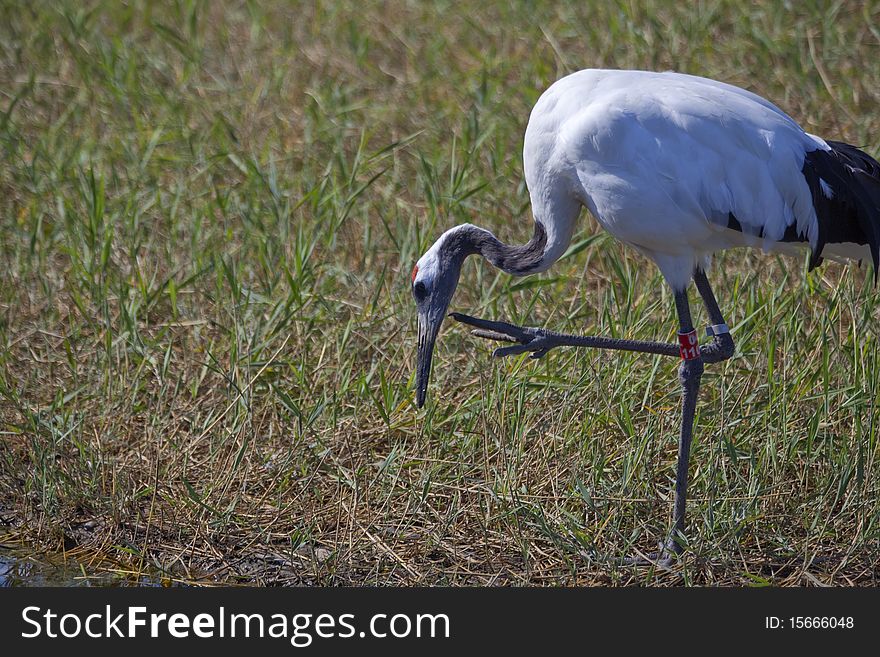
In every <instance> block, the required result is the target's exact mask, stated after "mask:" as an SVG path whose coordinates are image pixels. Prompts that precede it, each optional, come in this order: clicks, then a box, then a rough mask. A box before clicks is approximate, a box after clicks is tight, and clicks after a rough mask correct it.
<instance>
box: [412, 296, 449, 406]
mask: <svg viewBox="0 0 880 657" xmlns="http://www.w3.org/2000/svg"><path fill="white" fill-rule="evenodd" d="M442 323H443V313H442V312H441V313H431V314H426V313H419V352H418V356H417V365H416V367H417V369H416V404H417V405H418V407H419V408H421V407H422V406H424V405H425V398H426V397H427V396H428V380H429V379H430V378H431V360H432V358H433V355H434V342H435V341H436V340H437V333H438V332H439V331H440V324H442Z"/></svg>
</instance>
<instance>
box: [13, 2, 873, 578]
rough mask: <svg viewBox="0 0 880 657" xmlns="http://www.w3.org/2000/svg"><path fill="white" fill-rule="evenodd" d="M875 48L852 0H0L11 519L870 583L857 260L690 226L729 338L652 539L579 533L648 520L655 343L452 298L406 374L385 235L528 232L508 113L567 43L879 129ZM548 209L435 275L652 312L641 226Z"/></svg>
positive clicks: (626, 529) (307, 547)
mask: <svg viewBox="0 0 880 657" xmlns="http://www.w3.org/2000/svg"><path fill="white" fill-rule="evenodd" d="M878 49H880V5H876V4H874V3H856V2H852V3H847V2H843V3H835V4H833V5H831V4H828V5H826V3H820V2H815V3H814V2H808V3H788V6H786V5H785V4H783V3H771V2H767V3H742V2H736V1H733V0H729V1H728V0H720V1H718V2H708V1H707V2H700V3H694V4H691V3H679V5H678V6H674V4H673V3H665V2H656V3H655V2H646V3H631V2H619V3H614V2H608V3H606V2H576V3H540V6H537V7H536V6H534V5H533V3H526V2H482V3H478V4H476V3H475V4H473V5H469V6H465V7H462V6H461V5H460V4H459V3H445V2H438V3H414V2H389V3H383V4H379V3H375V4H374V3H368V4H364V3H360V2H338V3H336V2H334V3H330V2H326V3H291V4H287V3H280V2H272V3H263V2H247V3H238V2H225V3H219V2H218V3H214V2H206V1H201V2H195V1H184V0H179V1H178V2H168V3H161V4H160V3H151V2H138V1H136V0H133V1H132V2H128V3H117V2H110V1H107V2H94V1H93V2H85V3H82V2H35V3H27V4H26V3H21V2H14V1H9V0H7V1H5V2H0V268H2V274H0V431H2V435H0V438H2V440H0V518H2V519H4V521H5V522H6V523H7V525H8V535H9V536H11V537H12V538H14V539H15V540H20V541H25V542H27V543H29V544H30V545H31V546H33V548H34V549H45V550H52V549H56V550H57V549H74V548H75V549H76V550H77V554H78V555H80V556H79V557H78V558H79V559H80V560H82V559H83V558H84V557H83V556H82V555H92V556H91V557H90V558H91V559H92V561H93V562H94V563H93V564H89V565H94V564H98V566H100V564H105V565H104V566H103V567H105V568H106V569H109V570H112V569H115V570H117V571H123V572H129V573H132V572H134V573H137V572H154V573H155V572H159V573H161V574H162V575H163V576H167V577H171V578H174V579H184V580H190V581H191V580H199V581H210V580H219V581H244V582H257V583H306V584H328V585H336V584H423V585H427V584H453V585H464V584H467V585H487V584H491V585H499V584H530V585H560V584H561V585H571V584H627V583H641V584H652V585H654V584H664V585H665V584H682V583H684V584H735V585H764V584H780V585H781V584H806V585H811V584H816V583H829V584H835V585H850V584H859V585H874V584H876V583H877V578H878V573H880V557H878V555H880V503H878V475H880V463H878V454H880V446H878V428H877V422H878V414H877V412H876V410H875V408H876V405H877V401H878V394H880V385H878V384H880V355H878V330H877V326H878V324H877V319H878V314H880V304H878V293H877V291H876V290H875V289H874V288H873V287H872V276H871V273H870V270H869V271H868V272H866V271H864V270H858V269H855V268H854V267H849V268H847V267H842V266H838V265H833V264H831V265H826V266H825V267H824V268H822V269H820V270H818V271H815V272H812V273H806V267H805V264H806V260H793V259H783V258H778V257H772V256H765V255H763V254H761V253H758V252H732V253H727V254H723V255H720V256H718V257H717V258H716V265H715V267H714V268H713V271H712V272H711V274H710V277H711V279H712V281H713V284H714V286H715V289H716V293H717V296H718V297H719V301H720V303H721V306H722V309H723V310H724V312H725V314H726V316H727V318H728V322H729V323H730V324H731V325H732V326H733V327H734V338H735V340H736V341H737V353H736V356H735V357H734V358H733V359H732V360H730V361H728V362H727V363H724V364H723V365H718V366H710V367H708V368H707V374H706V376H705V377H704V384H705V385H704V389H703V392H702V393H701V399H700V406H699V411H698V417H697V428H696V442H695V445H694V449H693V453H692V461H691V463H692V465H691V496H692V497H691V501H690V505H689V517H690V522H689V531H688V539H689V541H690V545H689V556H688V558H687V559H685V560H684V561H683V562H682V563H681V564H680V565H678V566H676V568H675V571H674V572H673V573H657V572H652V571H649V570H644V569H643V570H639V569H635V570H634V569H628V568H622V567H618V566H613V565H609V564H608V563H605V562H604V561H603V560H602V559H601V557H602V556H604V555H610V556H619V555H624V554H627V553H631V552H632V550H633V549H635V548H638V549H652V548H653V547H654V546H656V544H657V542H658V541H659V540H661V539H662V538H663V536H664V535H665V533H666V531H667V528H668V525H669V516H670V508H671V489H672V477H673V470H674V462H675V455H676V433H677V425H678V411H677V409H678V400H679V392H678V385H677V379H676V374H675V368H676V367H677V363H674V362H671V361H670V360H668V359H661V358H660V357H646V356H631V355H618V354H606V353H597V352H588V351H581V352H576V351H562V350H560V351H558V352H556V353H552V354H551V355H550V356H548V357H547V358H545V359H543V360H542V361H539V362H532V361H529V360H528V359H527V358H524V357H522V358H517V359H513V360H506V361H497V360H494V359H491V358H490V350H489V346H488V345H487V344H485V343H483V342H480V341H479V340H477V339H475V338H472V337H470V336H469V335H468V333H467V332H466V331H465V330H463V328H462V327H459V326H452V325H447V326H446V327H445V329H444V330H443V332H442V333H441V336H440V340H439V343H438V349H437V355H436V358H435V373H434V377H433V381H432V386H431V389H430V392H429V394H430V397H429V404H428V406H427V407H426V409H425V410H424V411H418V410H417V409H416V408H415V407H414V403H413V390H412V373H413V366H414V354H415V312H414V304H413V302H412V299H411V296H410V291H409V273H410V270H411V268H412V265H413V263H414V262H415V260H416V259H417V258H418V257H419V255H420V254H421V253H422V252H423V251H424V250H425V249H426V248H427V247H428V246H429V245H430V243H431V242H432V241H433V240H434V239H435V238H436V236H437V235H439V234H440V233H441V232H442V231H443V230H445V229H446V228H449V227H451V226H452V225H454V224H457V223H461V222H464V221H472V222H474V223H477V224H480V225H483V226H485V227H487V228H490V229H492V230H493V231H495V232H496V234H498V235H499V236H500V237H501V238H502V239H504V240H506V241H525V240H526V239H527V238H528V237H529V236H530V235H531V231H532V221H531V213H530V210H529V206H528V196H527V193H526V189H525V185H524V182H523V177H522V173H521V171H522V161H521V146H522V134H523V131H524V129H525V125H526V121H527V118H528V115H529V111H530V108H531V106H532V104H533V103H534V101H535V100H536V99H537V97H538V96H539V94H540V93H541V91H542V90H543V89H545V88H546V87H547V86H548V85H549V84H550V83H551V82H552V81H553V80H555V79H556V78H558V77H560V76H562V75H563V74H565V73H567V72H570V71H573V70H576V69H579V68H585V67H588V66H610V67H618V68H630V67H638V68H649V69H658V70H663V69H669V68H674V69H678V70H682V71H687V72H690V73H695V74H701V75H707V76H711V77H716V78H719V79H723V80H726V81H729V82H732V83H736V84H740V85H743V86H746V87H748V88H749V89H752V90H754V91H756V92H757V93H760V94H762V95H765V96H767V97H768V98H770V99H772V100H774V101H775V102H777V103H778V104H780V105H781V106H782V107H783V108H784V109H785V110H786V111H788V112H789V113H790V114H791V115H792V116H794V117H795V118H796V119H798V120H799V121H800V122H801V123H802V124H803V125H804V127H805V128H806V129H807V130H809V131H811V132H815V133H818V134H820V135H822V136H825V137H828V138H841V139H844V140H847V141H849V142H851V143H855V144H858V145H861V146H863V147H864V148H865V149H866V150H867V151H868V152H870V153H873V154H875V155H876V154H877V153H878V151H880V113H878V111H877V107H878V101H880V92H878V90H880V69H878V67H876V66H875V65H874V62H876V60H877V56H878ZM573 244H574V245H575V248H573V249H572V252H571V254H570V255H569V256H568V257H566V258H564V259H563V260H561V261H560V262H559V263H558V264H557V265H555V266H554V267H553V268H552V269H551V270H550V271H549V272H547V273H546V274H543V275H541V276H536V277H531V278H527V279H514V278H511V277H509V276H507V275H504V274H499V273H498V272H496V271H495V270H494V269H493V268H492V267H491V266H489V265H488V264H486V263H483V262H478V261H477V260H476V259H472V260H471V261H469V262H468V263H467V264H466V266H465V270H464V273H463V277H462V283H461V286H460V288H459V291H458V293H457V296H456V298H455V299H454V301H453V309H454V310H460V311H464V312H469V313H471V314H475V315H478V316H483V317H488V318H493V317H495V318H505V319H509V320H511V321H517V322H525V323H528V324H536V325H545V326H548V327H552V328H554V329H559V330H566V331H569V332H584V333H596V334H607V335H614V336H631V337H635V338H646V339H647V338H650V339H671V338H672V336H673V332H674V329H675V322H674V320H673V318H674V313H673V303H672V298H671V295H670V294H669V292H668V290H667V288H666V286H665V284H664V283H663V281H662V280H661V278H660V276H659V274H658V273H656V271H655V268H654V267H653V266H652V265H650V264H649V263H647V262H646V261H645V260H643V259H642V258H641V257H640V256H638V255H636V254H635V253H634V252H633V251H631V250H629V249H628V248H626V247H624V246H622V245H620V244H618V243H616V242H615V241H614V240H613V239H610V238H609V237H608V236H606V235H605V234H603V233H601V232H599V229H598V228H597V226H596V224H595V222H594V221H593V220H592V219H591V218H590V217H589V216H588V215H587V214H586V213H585V214H584V217H583V218H582V222H581V224H580V230H579V232H578V234H577V235H576V236H575V239H574V242H573ZM580 247H583V248H580ZM693 305H694V307H696V303H694V304H693ZM702 319H703V318H701V319H700V321H702ZM10 540H11V539H10Z"/></svg>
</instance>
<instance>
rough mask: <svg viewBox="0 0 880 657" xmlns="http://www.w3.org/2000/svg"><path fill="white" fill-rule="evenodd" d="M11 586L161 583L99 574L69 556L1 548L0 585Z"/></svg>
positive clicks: (140, 584) (146, 584) (154, 584)
mask: <svg viewBox="0 0 880 657" xmlns="http://www.w3.org/2000/svg"><path fill="white" fill-rule="evenodd" d="M9 586H159V582H157V581H153V580H149V579H142V580H141V581H139V582H137V583H135V582H132V581H131V580H129V579H127V578H125V577H121V576H118V575H113V574H100V575H98V574H95V573H93V572H90V571H89V569H88V568H87V567H86V566H85V565H84V564H81V563H80V562H78V561H76V560H75V559H72V558H70V557H64V558H61V557H46V556H42V555H40V556H35V555H32V554H28V553H27V552H25V551H24V550H21V549H10V548H6V547H0V587H9Z"/></svg>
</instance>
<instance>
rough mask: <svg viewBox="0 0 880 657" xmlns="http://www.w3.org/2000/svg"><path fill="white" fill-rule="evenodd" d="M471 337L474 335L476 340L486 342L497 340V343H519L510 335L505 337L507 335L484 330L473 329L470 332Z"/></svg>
mask: <svg viewBox="0 0 880 657" xmlns="http://www.w3.org/2000/svg"><path fill="white" fill-rule="evenodd" d="M471 335H476V336H477V337H478V338H486V339H487V340H497V341H498V342H519V340H517V339H516V338H515V337H513V336H512V335H507V333H499V332H498V331H487V330H485V329H474V330H473V331H471Z"/></svg>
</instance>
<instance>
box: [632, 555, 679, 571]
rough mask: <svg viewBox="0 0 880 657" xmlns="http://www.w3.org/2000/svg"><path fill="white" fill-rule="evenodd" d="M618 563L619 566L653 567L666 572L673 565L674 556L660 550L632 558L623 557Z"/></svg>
mask: <svg viewBox="0 0 880 657" xmlns="http://www.w3.org/2000/svg"><path fill="white" fill-rule="evenodd" d="M619 563H620V565H621V566H653V567H655V568H662V569H664V570H668V569H669V568H671V567H672V564H673V563H675V556H674V555H673V554H672V553H670V552H667V551H666V550H661V551H659V552H649V553H648V554H637V555H636V556H634V557H623V558H622V559H621V560H620V562H619Z"/></svg>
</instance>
